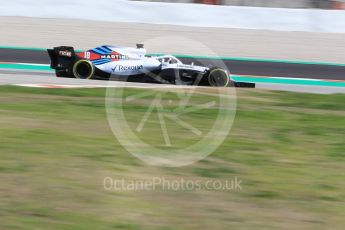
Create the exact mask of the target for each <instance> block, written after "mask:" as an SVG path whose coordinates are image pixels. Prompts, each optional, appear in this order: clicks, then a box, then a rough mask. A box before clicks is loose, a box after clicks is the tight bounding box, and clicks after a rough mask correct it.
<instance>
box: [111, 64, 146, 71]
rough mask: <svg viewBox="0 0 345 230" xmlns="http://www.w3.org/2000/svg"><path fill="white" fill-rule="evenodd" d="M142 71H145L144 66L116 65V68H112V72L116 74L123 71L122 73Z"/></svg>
mask: <svg viewBox="0 0 345 230" xmlns="http://www.w3.org/2000/svg"><path fill="white" fill-rule="evenodd" d="M141 69H144V66H143V65H134V66H124V65H116V66H115V67H114V68H111V70H112V71H113V72H115V71H121V72H125V71H137V70H141Z"/></svg>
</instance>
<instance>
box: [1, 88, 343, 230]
mask: <svg viewBox="0 0 345 230" xmlns="http://www.w3.org/2000/svg"><path fill="white" fill-rule="evenodd" d="M0 92H1V93H0V156H1V157H0V229H47V228H49V229H154V230H163V229H164V230H168V229H169V230H172V229H178V230H179V229H181V230H182V229H281V228H283V229H302V228H303V229H342V228H343V226H345V219H344V218H343V217H344V216H345V192H344V191H345V183H344V176H345V164H344V163H345V144H344V143H345V141H344V134H345V104H344V102H345V95H314V94H297V93H287V92H273V91H262V90H253V89H248V90H238V91H237V96H238V101H237V103H238V106H237V114H236V118H235V121H234V124H233V128H232V131H231V133H230V134H229V135H228V136H227V139H226V141H225V142H224V143H223V144H222V145H221V146H220V147H219V148H218V149H217V150H216V151H215V152H214V153H213V154H212V155H210V156H209V157H207V158H205V159H204V160H202V161H200V162H197V163H195V164H192V165H189V166H185V167H181V168H164V167H154V166H149V165H146V164H145V163H143V162H142V161H140V160H138V159H136V158H135V157H133V156H132V155H130V154H129V153H127V152H126V150H125V149H124V148H123V147H122V146H121V145H120V144H119V142H118V141H117V140H116V139H115V138H114V136H113V134H112V132H111V130H110V127H109V125H108V122H107V118H106V111H105V105H104V104H105V99H104V96H105V90H104V89H78V90H76V89H73V90H70V89H33V88H20V87H10V86H2V87H0ZM141 92H143V90H139V89H136V90H134V89H131V90H130V89H128V90H126V91H125V95H133V94H136V93H141ZM212 93H213V92H212V90H210V91H208V90H207V91H206V92H201V94H197V95H196V96H195V97H193V103H202V102H206V101H207V100H209V99H210V98H212V97H213V94H212ZM165 97H166V98H168V99H171V100H172V101H173V103H172V105H167V107H166V108H168V109H169V106H171V107H173V105H174V100H176V99H177V98H176V96H174V94H167V95H166V96H165ZM149 99H152V97H151V98H150V97H148V98H147V99H140V100H134V101H131V102H129V103H127V104H126V105H125V113H126V116H127V117H126V119H127V122H128V123H129V125H130V127H131V128H135V127H136V125H137V124H138V122H139V121H140V119H141V118H142V116H143V114H144V112H145V111H146V110H145V108H146V107H147V105H148V103H150V100H149ZM114 106H117V105H114ZM221 109H222V110H226V109H227V108H221ZM215 115H216V111H214V110H212V109H205V110H202V111H199V112H198V113H193V114H191V115H190V117H185V119H187V121H188V122H189V123H191V124H193V125H194V126H196V127H198V128H200V129H201V130H207V129H208V128H209V126H208V125H209V124H210V122H211V121H212V118H213V117H214V116H215ZM157 124H158V123H157V118H153V119H152V120H148V124H147V126H145V128H144V129H143V133H142V134H141V136H140V137H141V138H142V139H143V140H145V141H147V142H149V143H151V144H154V145H160V144H161V143H162V141H163V140H162V139H161V138H160V139H159V138H158V137H161V136H162V135H161V131H160V129H159V127H158V126H157ZM168 128H169V130H173V132H174V135H175V136H174V140H177V142H175V143H174V144H176V145H177V146H178V147H184V146H187V145H188V144H191V143H193V142H194V141H195V139H193V138H194V137H193V136H186V134H187V132H186V130H184V129H181V127H178V126H173V125H169V127H168ZM104 177H112V178H114V179H120V178H126V179H127V180H150V179H151V178H153V177H165V178H167V179H170V180H173V179H181V178H183V179H185V180H194V181H196V180H202V181H205V180H228V179H233V178H234V177H237V178H239V179H240V180H242V190H240V191H222V190H217V191H214V190H212V191H211V190H209V191H197V190H195V191H182V190H181V191H163V190H162V188H161V187H158V188H157V189H156V190H154V191H115V190H113V191H107V190H105V189H104V188H103V179H104Z"/></svg>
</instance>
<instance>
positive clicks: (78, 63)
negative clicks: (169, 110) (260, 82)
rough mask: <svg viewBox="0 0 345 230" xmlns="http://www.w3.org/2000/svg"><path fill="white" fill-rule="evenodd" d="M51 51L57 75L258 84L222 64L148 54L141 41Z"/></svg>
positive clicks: (197, 83)
mask: <svg viewBox="0 0 345 230" xmlns="http://www.w3.org/2000/svg"><path fill="white" fill-rule="evenodd" d="M48 54H49V57H50V59H51V68H52V69H55V73H56V76H57V77H70V78H79V79H105V80H108V79H110V78H111V79H116V80H124V81H135V82H151V83H165V84H176V85H203V86H213V87H227V86H231V85H232V86H237V87H255V84H253V83H243V82H233V81H231V79H230V76H229V74H228V72H227V71H226V70H224V69H222V68H219V67H211V68H209V67H203V66H197V65H194V64H191V65H186V64H183V63H182V62H181V61H180V60H179V59H178V58H176V57H174V56H171V55H162V56H147V55H146V50H145V49H144V46H143V45H142V44H137V47H135V48H132V47H120V46H109V45H104V46H100V47H97V48H94V49H90V50H86V51H84V52H75V50H74V48H73V47H68V46H60V47H54V48H53V49H48Z"/></svg>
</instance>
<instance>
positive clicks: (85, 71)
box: [73, 60, 95, 79]
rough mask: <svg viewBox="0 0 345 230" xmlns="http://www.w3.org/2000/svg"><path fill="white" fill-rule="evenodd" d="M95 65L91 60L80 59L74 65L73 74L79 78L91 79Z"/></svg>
mask: <svg viewBox="0 0 345 230" xmlns="http://www.w3.org/2000/svg"><path fill="white" fill-rule="evenodd" d="M94 71H95V69H94V66H93V65H92V63H90V61H87V60H79V61H77V62H76V63H75V64H74V66H73V75H74V77H75V78H79V79H89V78H91V77H92V76H93V74H94Z"/></svg>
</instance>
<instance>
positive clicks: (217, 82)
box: [207, 67, 230, 87]
mask: <svg viewBox="0 0 345 230" xmlns="http://www.w3.org/2000/svg"><path fill="white" fill-rule="evenodd" d="M207 81H208V84H209V85H210V86H212V87H227V86H228V85H229V83H230V78H229V76H228V74H227V72H226V71H225V70H223V69H222V68H219V67H213V68H211V69H210V70H209V71H208V75H207Z"/></svg>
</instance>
